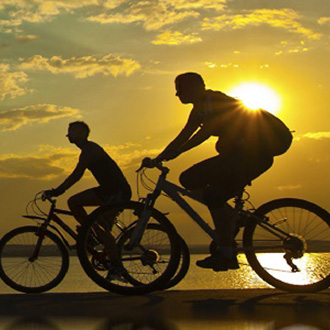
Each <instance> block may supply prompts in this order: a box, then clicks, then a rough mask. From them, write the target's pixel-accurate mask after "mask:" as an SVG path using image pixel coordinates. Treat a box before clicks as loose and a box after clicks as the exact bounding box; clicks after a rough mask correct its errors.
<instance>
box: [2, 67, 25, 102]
mask: <svg viewBox="0 0 330 330" xmlns="http://www.w3.org/2000/svg"><path fill="white" fill-rule="evenodd" d="M28 80H29V79H28V76H27V74H26V73H25V72H23V71H11V70H10V66H9V65H8V64H1V63H0V99H2V100H3V99H4V98H5V97H9V98H15V97H17V96H22V95H24V94H26V93H27V92H29V91H31V90H29V89H28V88H26V87H24V86H22V85H23V84H25V83H26V82H27V81H28Z"/></svg>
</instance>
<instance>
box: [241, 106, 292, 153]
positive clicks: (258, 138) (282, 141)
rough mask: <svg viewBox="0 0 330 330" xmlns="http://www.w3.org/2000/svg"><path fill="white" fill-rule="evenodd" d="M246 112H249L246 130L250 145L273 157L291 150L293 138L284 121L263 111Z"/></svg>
mask: <svg viewBox="0 0 330 330" xmlns="http://www.w3.org/2000/svg"><path fill="white" fill-rule="evenodd" d="M245 111H247V112H248V114H247V122H246V129H245V133H246V138H247V142H248V144H250V145H251V146H252V147H253V146H255V147H256V148H261V150H263V151H264V152H267V153H268V154H269V155H271V156H279V155H282V154H284V153H285V152H286V151H287V150H288V149H289V148H290V146H291V144H292V140H293V136H292V133H291V131H290V130H289V128H288V127H287V126H286V125H285V124H284V123H283V122H282V120H280V119H279V118H277V117H276V116H274V115H273V114H271V113H270V112H268V111H266V110H263V109H259V110H256V111H249V110H245Z"/></svg>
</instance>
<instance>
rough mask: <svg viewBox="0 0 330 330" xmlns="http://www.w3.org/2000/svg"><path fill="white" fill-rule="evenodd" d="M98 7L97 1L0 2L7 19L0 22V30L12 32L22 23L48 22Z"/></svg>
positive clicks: (41, 0) (17, 0)
mask: <svg viewBox="0 0 330 330" xmlns="http://www.w3.org/2000/svg"><path fill="white" fill-rule="evenodd" d="M93 5H94V6H95V5H99V1H98V0H70V1H67V0H1V2H0V10H2V11H3V12H5V11H6V12H7V13H8V14H7V17H6V18H4V19H1V20H0V28H1V27H2V28H3V29H4V30H5V32H14V31H13V30H12V29H10V28H11V27H13V28H16V27H18V26H20V25H22V24H23V23H24V22H29V23H42V22H49V21H50V20H52V19H53V18H54V17H55V16H56V15H58V14H60V13H61V12H73V11H74V10H76V9H79V8H83V7H87V6H93Z"/></svg>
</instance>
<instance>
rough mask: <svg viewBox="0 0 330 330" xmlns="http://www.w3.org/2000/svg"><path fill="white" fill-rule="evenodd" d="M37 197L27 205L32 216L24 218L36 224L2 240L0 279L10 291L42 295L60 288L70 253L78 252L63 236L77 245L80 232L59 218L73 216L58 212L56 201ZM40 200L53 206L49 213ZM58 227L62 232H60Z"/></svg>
mask: <svg viewBox="0 0 330 330" xmlns="http://www.w3.org/2000/svg"><path fill="white" fill-rule="evenodd" d="M42 197H43V192H39V193H38V194H36V196H35V198H34V199H33V200H32V201H31V202H29V203H28V205H27V208H26V209H27V213H28V210H29V208H30V209H32V211H33V213H34V214H32V215H29V214H27V215H23V218H27V219H31V220H33V221H35V222H36V225H35V226H24V227H19V228H16V229H13V230H11V231H10V232H8V233H7V234H6V235H4V236H3V237H2V239H1V240H0V278H1V279H2V280H3V281H4V282H5V283H6V284H7V285H8V286H10V287H11V288H13V289H15V290H18V291H21V292H26V293H39V292H44V291H48V290H50V289H52V288H54V287H55V286H57V285H58V284H59V283H60V282H61V281H62V280H63V278H64V276H65V274H66V273H67V271H68V269H69V252H68V251H70V250H73V249H75V245H72V244H71V245H70V244H69V242H68V240H67V239H66V238H65V236H64V235H63V234H62V232H61V230H60V229H59V228H61V229H62V231H64V232H66V233H67V234H68V235H69V236H71V237H72V238H73V240H74V242H76V240H77V232H76V231H75V230H73V229H71V228H70V227H69V226H68V225H67V224H65V223H64V222H63V221H62V220H61V219H60V218H59V216H58V215H61V214H62V215H69V216H72V214H71V212H70V211H66V210H61V209H58V208H56V200H55V199H52V198H42ZM41 200H48V201H49V202H50V208H49V212H48V213H46V212H44V211H43V210H42V209H41V208H40V207H39V205H38V202H40V201H41ZM58 227H59V228H58Z"/></svg>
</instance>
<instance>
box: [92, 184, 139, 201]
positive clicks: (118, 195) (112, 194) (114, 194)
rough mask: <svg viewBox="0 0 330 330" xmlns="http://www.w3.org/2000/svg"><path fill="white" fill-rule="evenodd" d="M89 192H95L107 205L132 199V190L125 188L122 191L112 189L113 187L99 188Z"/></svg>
mask: <svg viewBox="0 0 330 330" xmlns="http://www.w3.org/2000/svg"><path fill="white" fill-rule="evenodd" d="M89 190H92V191H94V193H95V194H96V195H97V197H98V198H100V199H101V200H102V201H103V202H104V203H106V204H117V203H122V202H126V201H129V200H130V199H131V197H132V192H131V188H130V187H129V186H128V187H125V188H124V189H122V190H119V191H118V189H112V188H111V187H104V186H99V187H95V188H91V189H89Z"/></svg>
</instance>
